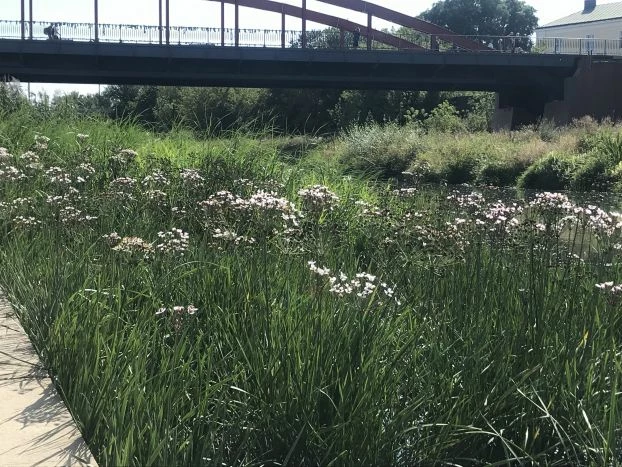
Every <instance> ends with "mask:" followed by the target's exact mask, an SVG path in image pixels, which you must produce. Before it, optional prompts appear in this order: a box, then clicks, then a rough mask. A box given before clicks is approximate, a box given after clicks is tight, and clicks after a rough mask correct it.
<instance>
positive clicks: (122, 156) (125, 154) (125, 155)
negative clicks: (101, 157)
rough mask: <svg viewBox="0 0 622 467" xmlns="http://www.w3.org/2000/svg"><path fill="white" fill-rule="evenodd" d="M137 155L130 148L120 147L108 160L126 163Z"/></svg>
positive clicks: (121, 163)
mask: <svg viewBox="0 0 622 467" xmlns="http://www.w3.org/2000/svg"><path fill="white" fill-rule="evenodd" d="M137 157H138V153H137V152H136V151H134V150H132V149H122V150H121V151H119V152H118V153H117V154H115V155H114V156H112V157H110V162H113V163H115V164H120V165H126V164H129V163H130V162H133V161H134V160H135V159H136V158H137Z"/></svg>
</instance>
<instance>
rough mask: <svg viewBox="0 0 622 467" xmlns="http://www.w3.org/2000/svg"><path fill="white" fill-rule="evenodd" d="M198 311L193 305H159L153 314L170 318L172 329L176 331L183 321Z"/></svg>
mask: <svg viewBox="0 0 622 467" xmlns="http://www.w3.org/2000/svg"><path fill="white" fill-rule="evenodd" d="M198 311H199V309H198V308H197V307H196V306H194V305H188V306H181V305H175V306H172V307H161V308H159V309H158V311H156V313H155V315H156V316H158V317H168V318H169V319H170V320H171V324H172V326H173V329H174V330H175V331H176V332H178V331H179V330H180V329H181V328H182V326H183V325H184V322H185V321H186V320H187V319H190V318H192V317H193V316H195V315H196V314H197V313H198Z"/></svg>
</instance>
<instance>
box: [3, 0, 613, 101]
mask: <svg viewBox="0 0 622 467" xmlns="http://www.w3.org/2000/svg"><path fill="white" fill-rule="evenodd" d="M280 1H281V2H283V3H289V4H291V5H298V6H300V5H301V4H302V0H280ZM370 1H371V2H372V3H377V4H379V5H382V6H384V7H387V8H391V9H393V10H397V11H400V12H402V13H405V14H407V15H411V16H417V15H419V14H420V13H421V12H423V11H425V10H427V9H428V8H430V7H431V6H432V4H433V3H434V0H370ZM615 1H619V0H598V3H599V4H605V3H614V2H615ZM28 2H29V0H26V17H27V18H28V16H29V13H28ZM32 3H33V9H32V10H33V19H34V21H43V22H69V23H72V22H75V23H80V22H84V23H87V22H88V23H92V22H93V16H94V13H93V11H94V7H93V1H91V0H32ZM526 3H527V4H529V5H531V6H533V7H534V8H535V9H536V12H537V16H538V18H539V21H540V25H543V24H546V23H549V22H551V21H553V20H555V19H558V18H562V17H564V16H567V15H569V14H571V13H574V12H577V11H580V10H582V9H583V0H526ZM170 5H171V6H170V8H171V13H170V14H171V25H173V26H203V27H219V26H220V3H219V2H218V1H209V0H170ZM307 8H309V9H310V10H316V11H321V12H324V13H327V14H330V15H334V16H339V17H342V18H346V19H349V20H352V21H357V22H360V23H361V24H366V18H365V16H364V15H363V14H359V13H355V12H350V11H349V10H343V9H341V8H338V7H334V6H331V5H327V4H325V3H322V2H320V1H318V0H308V1H307ZM233 16H234V15H233V6H232V5H227V6H226V18H227V26H228V27H232V26H233ZM20 17H21V1H20V0H0V18H1V19H3V20H19V19H20ZM99 21H100V23H110V24H119V23H121V24H141V25H157V24H158V0H99ZM240 27H241V28H249V29H280V27H281V18H280V15H279V14H276V13H268V12H262V11H259V10H255V9H250V8H240ZM286 27H287V29H293V30H299V29H301V26H300V20H299V19H296V18H288V19H287V23H286ZM318 27H321V26H318ZM374 27H376V28H379V29H380V28H383V27H391V24H390V23H385V22H382V21H379V20H376V21H375V22H374ZM309 28H310V29H312V28H313V25H312V24H310V25H309ZM40 90H45V91H46V92H48V93H49V94H53V93H54V92H55V91H56V90H59V91H60V92H70V91H73V90H77V91H79V92H97V90H98V87H97V86H79V85H58V84H54V85H43V86H42V85H34V84H33V86H32V87H31V91H32V92H35V93H37V92H39V91H40Z"/></svg>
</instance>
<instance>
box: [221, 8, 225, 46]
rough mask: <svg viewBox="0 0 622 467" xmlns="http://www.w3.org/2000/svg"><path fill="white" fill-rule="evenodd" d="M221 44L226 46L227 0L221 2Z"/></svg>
mask: <svg viewBox="0 0 622 467" xmlns="http://www.w3.org/2000/svg"><path fill="white" fill-rule="evenodd" d="M220 45H221V46H222V47H224V46H225V2H224V0H221V2H220Z"/></svg>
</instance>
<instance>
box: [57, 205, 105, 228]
mask: <svg viewBox="0 0 622 467" xmlns="http://www.w3.org/2000/svg"><path fill="white" fill-rule="evenodd" d="M58 218H59V220H60V221H61V222H62V223H63V224H78V223H82V222H90V221H94V220H96V219H97V217H94V216H89V215H88V214H84V213H83V212H82V211H80V210H79V209H78V208H75V207H73V206H65V207H63V208H62V209H61V210H60V212H59V213H58Z"/></svg>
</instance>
